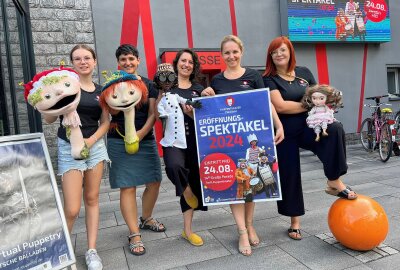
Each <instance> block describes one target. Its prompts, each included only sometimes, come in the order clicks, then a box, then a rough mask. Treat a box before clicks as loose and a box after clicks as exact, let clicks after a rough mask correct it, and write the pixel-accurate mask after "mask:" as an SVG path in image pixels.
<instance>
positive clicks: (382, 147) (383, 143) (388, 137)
mask: <svg viewBox="0 0 400 270" xmlns="http://www.w3.org/2000/svg"><path fill="white" fill-rule="evenodd" d="M379 137H380V138H379V157H380V158H381V160H382V161H383V162H386V161H388V160H389V158H390V156H391V155H392V147H393V142H392V132H391V130H390V126H389V125H388V124H387V123H385V124H383V126H382V128H381V134H380V136H379Z"/></svg>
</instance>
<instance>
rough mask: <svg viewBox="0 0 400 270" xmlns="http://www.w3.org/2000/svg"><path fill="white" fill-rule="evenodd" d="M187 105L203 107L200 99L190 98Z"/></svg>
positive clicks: (197, 107)
mask: <svg viewBox="0 0 400 270" xmlns="http://www.w3.org/2000/svg"><path fill="white" fill-rule="evenodd" d="M186 105H190V106H192V107H193V108H196V109H200V108H201V107H202V104H201V102H200V100H195V101H191V100H190V99H188V100H187V101H186Z"/></svg>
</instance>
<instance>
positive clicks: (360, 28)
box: [354, 2, 366, 41]
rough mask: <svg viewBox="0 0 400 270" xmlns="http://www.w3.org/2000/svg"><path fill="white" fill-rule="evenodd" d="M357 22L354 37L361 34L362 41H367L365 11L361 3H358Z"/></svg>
mask: <svg viewBox="0 0 400 270" xmlns="http://www.w3.org/2000/svg"><path fill="white" fill-rule="evenodd" d="M354 15H355V24H354V37H357V36H359V37H360V41H365V35H366V29H365V21H364V17H365V16H364V15H363V12H362V11H361V9H360V5H359V3H358V2H357V3H356V11H355V13H354Z"/></svg>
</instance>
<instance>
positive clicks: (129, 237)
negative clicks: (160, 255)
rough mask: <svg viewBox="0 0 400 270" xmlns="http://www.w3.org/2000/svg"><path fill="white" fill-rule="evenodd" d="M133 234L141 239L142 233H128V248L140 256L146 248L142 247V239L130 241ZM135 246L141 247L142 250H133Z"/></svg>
mask: <svg viewBox="0 0 400 270" xmlns="http://www.w3.org/2000/svg"><path fill="white" fill-rule="evenodd" d="M135 236H140V239H142V235H141V234H140V233H132V234H130V235H128V242H129V250H130V252H131V253H132V254H133V255H136V256H140V255H143V254H145V253H146V248H145V247H144V245H143V242H142V240H139V241H134V242H133V243H131V239H132V238H133V237H135ZM135 248H143V250H142V251H135Z"/></svg>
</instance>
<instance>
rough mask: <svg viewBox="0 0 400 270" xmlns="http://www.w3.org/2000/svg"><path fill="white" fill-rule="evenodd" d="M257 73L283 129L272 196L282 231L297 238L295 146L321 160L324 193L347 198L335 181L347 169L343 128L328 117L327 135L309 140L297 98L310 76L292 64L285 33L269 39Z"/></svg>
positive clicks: (299, 197)
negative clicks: (276, 192) (284, 220)
mask: <svg viewBox="0 0 400 270" xmlns="http://www.w3.org/2000/svg"><path fill="white" fill-rule="evenodd" d="M263 75H264V84H265V86H266V87H269V89H270V91H271V101H272V103H273V104H274V106H275V108H276V111H277V112H278V114H279V118H280V119H281V121H282V124H283V128H284V130H285V140H284V141H283V142H282V143H280V144H279V145H277V152H278V160H279V173H280V180H281V188H282V197H283V200H282V201H278V212H279V213H280V214H281V215H285V216H289V217H291V226H290V227H289V229H288V235H289V237H290V238H292V239H295V240H300V239H301V232H300V216H302V215H304V213H305V212H304V202H303V192H302V187H301V173H300V156H299V148H303V149H307V150H311V151H313V152H314V153H315V154H316V155H317V156H318V158H319V159H320V160H321V162H322V163H323V165H324V173H325V176H326V177H327V179H328V181H327V185H328V187H327V189H326V192H327V193H329V194H332V195H336V196H340V197H344V198H346V199H349V200H353V199H356V198H357V194H356V193H355V192H354V191H352V190H351V189H350V188H349V187H346V186H345V185H344V184H343V182H342V181H341V180H340V176H342V175H344V174H346V172H347V163H346V144H345V133H344V130H343V127H342V124H341V123H340V122H334V123H332V124H330V125H329V127H328V133H329V136H327V137H324V138H323V139H322V140H321V141H320V142H315V140H314V139H315V135H314V131H313V129H311V128H309V127H308V126H307V123H306V118H307V111H306V109H304V108H303V106H302V104H301V102H300V101H301V99H302V97H303V95H304V93H305V90H306V88H307V87H308V86H311V85H315V84H316V81H315V79H314V76H313V75H312V73H311V71H310V70H309V69H308V68H306V67H298V66H296V57H295V53H294V48H293V45H292V43H291V42H290V41H289V39H288V38H286V37H277V38H275V39H274V40H272V42H271V43H270V45H269V47H268V54H267V61H266V69H265V72H264V74H263Z"/></svg>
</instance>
